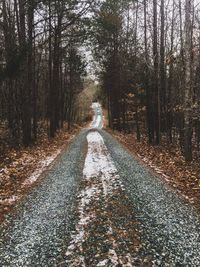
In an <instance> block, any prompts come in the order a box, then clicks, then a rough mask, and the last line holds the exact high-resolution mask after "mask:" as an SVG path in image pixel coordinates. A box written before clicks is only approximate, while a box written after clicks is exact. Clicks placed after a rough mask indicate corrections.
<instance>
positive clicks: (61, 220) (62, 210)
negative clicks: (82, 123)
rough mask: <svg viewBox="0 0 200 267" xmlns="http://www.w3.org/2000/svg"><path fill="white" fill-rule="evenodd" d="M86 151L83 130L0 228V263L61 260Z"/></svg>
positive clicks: (23, 265) (25, 265) (24, 265)
mask: <svg viewBox="0 0 200 267" xmlns="http://www.w3.org/2000/svg"><path fill="white" fill-rule="evenodd" d="M85 153H86V131H83V132H82V133H81V134H80V135H79V136H78V137H77V138H76V140H75V141H74V143H73V144H72V145H71V146H70V147H68V149H67V151H66V152H65V153H64V154H62V155H61V156H60V157H59V158H58V159H57V160H56V162H55V163H54V166H53V168H52V169H51V170H50V171H49V172H48V173H47V174H46V175H45V177H44V178H43V180H42V182H41V184H40V185H38V186H37V187H36V188H35V189H34V190H33V191H32V193H31V194H30V195H29V196H28V197H26V198H25V199H24V201H23V203H21V204H19V205H18V207H17V208H16V212H15V214H13V215H10V216H9V217H8V218H7V227H4V228H1V229H0V266H1V267H4V266H9V267H18V266H20V267H29V266H30V267H32V266H42V267H51V266H52V267H53V266H59V263H60V262H62V258H63V257H62V256H63V255H62V254H63V252H64V250H65V246H66V243H67V241H68V240H67V238H68V237H69V231H70V226H71V221H72V220H71V218H72V216H73V203H74V198H75V196H76V192H77V188H78V185H79V182H80V179H81V177H82V169H83V164H84V158H85Z"/></svg>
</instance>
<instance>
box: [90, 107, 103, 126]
mask: <svg viewBox="0 0 200 267" xmlns="http://www.w3.org/2000/svg"><path fill="white" fill-rule="evenodd" d="M92 108H93V110H94V117H93V121H92V123H91V128H94V129H102V128H103V112H102V108H101V105H100V104H99V103H98V102H94V103H93V104H92Z"/></svg>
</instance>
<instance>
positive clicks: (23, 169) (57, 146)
mask: <svg viewBox="0 0 200 267" xmlns="http://www.w3.org/2000/svg"><path fill="white" fill-rule="evenodd" d="M66 127H67V125H65V127H64V129H62V130H60V131H59V132H58V133H57V135H56V137H55V138H54V139H49V138H48V135H47V131H46V130H45V129H42V130H41V133H40V135H39V138H38V141H37V143H36V144H34V145H33V146H32V147H28V148H27V147H23V146H19V147H16V148H14V147H12V145H11V144H9V141H8V142H7V143H6V142H5V140H4V143H5V144H4V151H3V153H2V154H1V158H0V223H1V221H3V219H4V218H5V215H6V214H8V212H10V211H11V210H12V208H13V207H14V206H15V205H16V203H17V202H18V201H19V200H21V199H22V197H23V196H24V195H26V194H27V192H28V191H29V190H30V189H31V188H32V187H33V186H35V184H36V183H37V182H38V180H39V178H40V177H41V174H42V173H43V172H44V171H45V170H46V169H48V167H49V166H50V165H52V163H53V162H54V160H55V159H56V158H57V156H58V155H59V154H60V153H62V151H63V150H64V149H65V148H66V146H67V145H69V144H70V143H71V142H72V141H73V139H74V137H75V136H76V135H77V134H78V133H79V132H80V129H81V127H80V126H75V127H74V128H73V130H72V131H71V132H70V133H69V132H68V131H67V129H66Z"/></svg>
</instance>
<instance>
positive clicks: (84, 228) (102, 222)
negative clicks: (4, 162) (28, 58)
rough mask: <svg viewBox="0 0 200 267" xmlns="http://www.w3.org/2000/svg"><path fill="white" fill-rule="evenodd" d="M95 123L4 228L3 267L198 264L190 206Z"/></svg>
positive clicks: (0, 238)
mask: <svg viewBox="0 0 200 267" xmlns="http://www.w3.org/2000/svg"><path fill="white" fill-rule="evenodd" d="M93 109H94V112H95V115H94V120H93V122H92V124H91V127H90V128H89V129H84V130H82V132H81V133H80V134H79V135H78V136H77V137H76V139H75V140H74V142H73V143H72V144H71V145H70V146H69V147H68V148H67V149H66V151H64V152H63V153H62V154H61V155H60V156H59V157H58V158H57V160H56V161H55V163H54V164H53V166H52V168H51V169H50V170H49V171H48V172H46V174H44V177H43V179H41V182H40V184H38V185H37V186H36V187H35V188H34V189H33V190H32V191H31V193H30V194H29V195H28V196H27V197H25V198H24V199H23V201H21V202H20V203H19V204H18V205H17V207H16V210H15V212H14V213H12V214H10V215H9V216H8V217H7V219H6V222H5V223H4V224H3V225H2V226H1V228H0V266H1V267H4V266H11V267H36V266H40V267H53V266H55V267H56V266H75V267H79V266H80V267H81V266H87V267H93V266H94V267H95V266H105V267H106V266H116V267H119V266H164V267H165V266H169V267H173V266H174V267H176V266H188V267H199V266H200V237H199V234H200V221H199V217H198V215H197V214H196V213H195V211H194V210H193V208H192V207H191V206H190V204H188V203H186V202H185V201H184V200H183V199H182V198H180V197H179V196H178V195H177V194H176V192H175V191H173V190H172V189H170V188H169V186H168V185H166V184H165V183H164V182H163V181H162V180H161V179H160V178H159V177H157V176H156V175H153V174H152V172H150V171H149V169H148V168H146V167H145V166H144V165H142V164H141V163H140V162H138V161H137V160H136V159H134V158H133V156H132V155H131V154H130V153H129V152H128V151H127V150H126V149H125V148H124V147H122V146H121V145H120V144H119V143H118V142H117V141H116V140H115V139H114V138H113V137H112V136H111V135H110V134H108V133H107V132H106V131H104V130H103V129H102V128H103V114H102V109H101V106H100V105H99V104H98V103H93Z"/></svg>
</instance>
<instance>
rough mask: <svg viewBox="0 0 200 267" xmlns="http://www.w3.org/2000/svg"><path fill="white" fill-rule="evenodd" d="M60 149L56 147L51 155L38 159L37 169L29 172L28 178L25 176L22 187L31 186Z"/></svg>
mask: <svg viewBox="0 0 200 267" xmlns="http://www.w3.org/2000/svg"><path fill="white" fill-rule="evenodd" d="M60 152H61V149H58V150H57V151H56V152H55V153H54V154H53V155H52V156H49V157H47V158H46V159H44V160H42V161H40V162H39V163H38V166H37V169H36V170H35V171H34V172H33V173H32V174H31V176H30V177H29V178H27V179H26V180H25V181H24V182H23V184H22V187H27V186H31V185H32V184H33V183H35V182H36V181H37V180H38V178H39V177H40V175H41V174H42V173H43V172H44V171H45V170H46V168H47V167H48V166H49V165H50V164H51V163H52V162H53V161H54V160H55V158H56V157H57V156H58V155H59V154H60Z"/></svg>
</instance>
